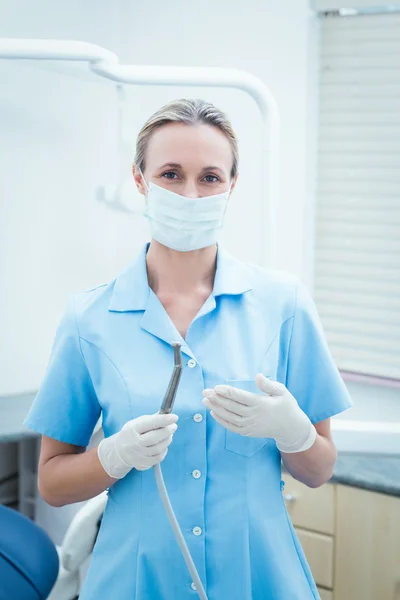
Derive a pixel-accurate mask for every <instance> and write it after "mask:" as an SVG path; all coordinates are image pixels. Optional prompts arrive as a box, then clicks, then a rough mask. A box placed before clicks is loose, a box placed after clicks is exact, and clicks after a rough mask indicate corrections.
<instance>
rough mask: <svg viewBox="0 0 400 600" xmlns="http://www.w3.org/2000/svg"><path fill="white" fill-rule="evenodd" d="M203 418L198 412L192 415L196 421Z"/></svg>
mask: <svg viewBox="0 0 400 600" xmlns="http://www.w3.org/2000/svg"><path fill="white" fill-rule="evenodd" d="M202 420H203V415H201V414H200V413H197V414H196V415H194V417H193V421H196V423H201V422H202Z"/></svg>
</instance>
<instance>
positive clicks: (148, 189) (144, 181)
mask: <svg viewBox="0 0 400 600" xmlns="http://www.w3.org/2000/svg"><path fill="white" fill-rule="evenodd" d="M137 170H138V171H139V173H140V175H141V176H142V179H143V183H144V185H145V187H146V188H147V191H148V192H149V191H150V188H149V186H148V185H147V181H146V180H145V178H144V175H143V173H142V169H141V168H140V167H137Z"/></svg>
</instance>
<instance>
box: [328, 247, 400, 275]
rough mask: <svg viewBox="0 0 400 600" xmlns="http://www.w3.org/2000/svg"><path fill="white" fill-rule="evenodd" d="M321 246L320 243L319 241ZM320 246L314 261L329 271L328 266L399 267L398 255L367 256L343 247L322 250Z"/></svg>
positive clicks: (364, 253)
mask: <svg viewBox="0 0 400 600" xmlns="http://www.w3.org/2000/svg"><path fill="white" fill-rule="evenodd" d="M321 244H322V241H321ZM321 244H319V245H318V247H317V252H316V259H317V263H318V265H321V266H322V268H326V269H329V268H330V265H332V264H334V265H338V264H343V265H349V266H351V267H357V268H358V266H360V265H361V266H364V265H371V266H373V267H377V268H379V267H382V268H384V267H390V268H395V269H397V268H398V266H399V259H398V254H387V253H383V254H368V253H366V252H363V251H355V250H354V249H348V248H345V247H343V246H341V247H336V248H323V247H322V246H321Z"/></svg>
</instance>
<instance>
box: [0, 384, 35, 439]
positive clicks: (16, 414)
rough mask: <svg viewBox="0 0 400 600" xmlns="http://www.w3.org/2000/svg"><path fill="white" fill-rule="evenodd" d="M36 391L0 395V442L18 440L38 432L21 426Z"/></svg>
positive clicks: (30, 436) (33, 435)
mask: <svg viewBox="0 0 400 600" xmlns="http://www.w3.org/2000/svg"><path fill="white" fill-rule="evenodd" d="M35 396H36V392H28V393H26V394H15V395H13V396H0V442H19V441H20V440H22V439H25V438H32V437H37V436H38V434H37V433H35V432H34V431H30V430H29V429H27V428H26V427H24V426H23V424H22V423H23V421H24V419H25V417H26V415H27V414H28V411H29V409H30V407H31V405H32V402H33V400H34V398H35Z"/></svg>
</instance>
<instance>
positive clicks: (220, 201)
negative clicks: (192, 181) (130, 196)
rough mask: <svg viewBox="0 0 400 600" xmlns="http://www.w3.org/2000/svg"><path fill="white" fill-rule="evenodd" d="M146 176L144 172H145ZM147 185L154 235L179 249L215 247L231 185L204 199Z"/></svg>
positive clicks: (158, 240)
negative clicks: (227, 188)
mask: <svg viewBox="0 0 400 600" xmlns="http://www.w3.org/2000/svg"><path fill="white" fill-rule="evenodd" d="M142 177H143V174H142ZM143 181H144V183H145V185H146V187H147V190H148V193H147V196H146V209H145V212H144V216H145V217H146V218H147V219H148V221H149V223H150V230H151V235H152V237H153V238H154V239H155V240H157V242H160V244H163V245H164V246H167V247H168V248H171V249H172V250H177V251H178V252H190V251H191V250H199V249H200V248H206V247H207V246H212V245H213V244H215V243H216V242H217V239H218V236H219V233H220V231H221V230H222V226H223V221H224V216H225V211H226V207H227V204H228V198H229V194H230V191H231V186H232V184H231V185H230V186H229V190H228V191H227V192H223V193H222V194H216V195H215V196H206V197H204V198H187V197H186V196H180V195H179V194H176V193H175V192H171V191H170V190H167V189H166V188H163V187H160V186H158V185H156V184H155V183H153V182H150V183H149V184H148V185H147V183H146V181H145V179H144V177H143Z"/></svg>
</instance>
